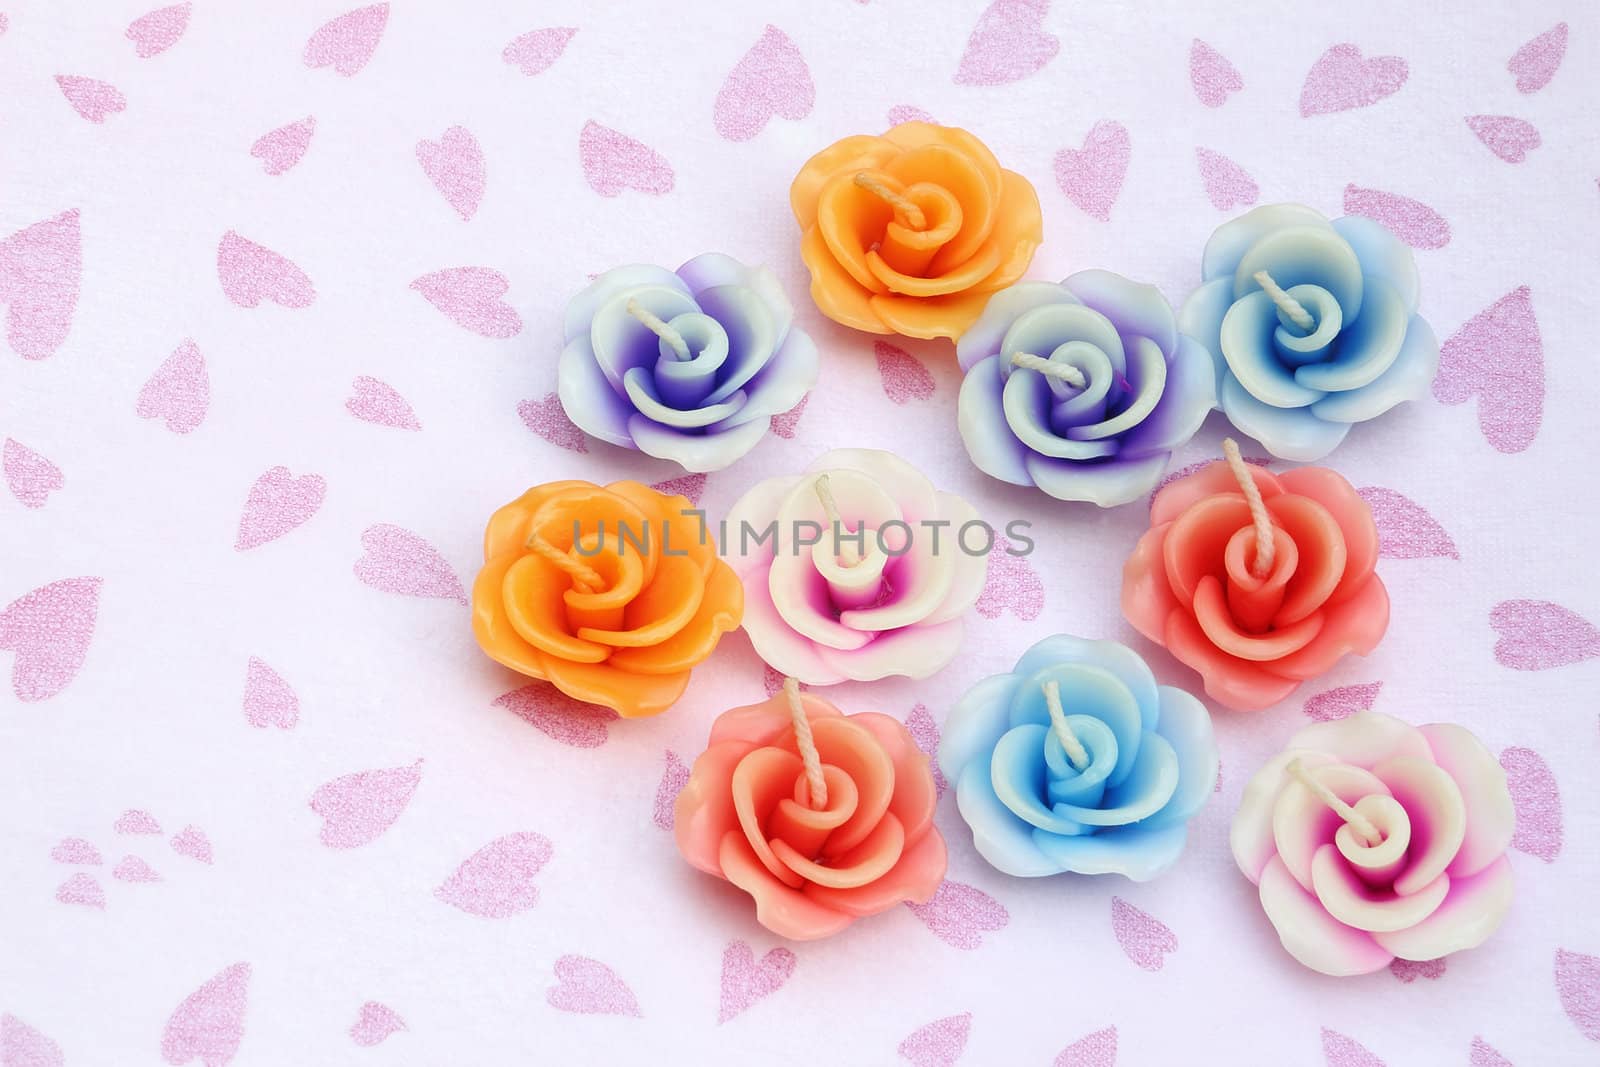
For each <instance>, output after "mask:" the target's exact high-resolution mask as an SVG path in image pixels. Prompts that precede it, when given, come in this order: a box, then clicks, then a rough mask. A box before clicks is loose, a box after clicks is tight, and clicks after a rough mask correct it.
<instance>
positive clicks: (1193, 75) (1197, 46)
mask: <svg viewBox="0 0 1600 1067" xmlns="http://www.w3.org/2000/svg"><path fill="white" fill-rule="evenodd" d="M1189 84H1190V85H1192V86H1194V95H1195V96H1196V97H1198V98H1199V99H1200V102H1201V103H1202V104H1204V105H1205V106H1206V107H1221V106H1222V105H1223V104H1226V103H1227V102H1228V97H1230V96H1232V95H1233V94H1234V93H1236V92H1238V91H1239V90H1240V89H1243V88H1244V78H1243V77H1241V76H1240V74H1239V71H1238V68H1236V67H1235V66H1234V65H1233V64H1232V63H1230V62H1228V57H1227V56H1225V55H1223V54H1222V53H1221V52H1219V51H1217V50H1216V49H1215V48H1212V47H1211V46H1210V45H1208V44H1206V43H1205V42H1204V41H1202V40H1201V39H1200V38H1198V37H1196V38H1195V39H1194V41H1193V42H1192V43H1191V44H1190V45H1189Z"/></svg>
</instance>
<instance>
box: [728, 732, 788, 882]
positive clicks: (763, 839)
mask: <svg viewBox="0 0 1600 1067" xmlns="http://www.w3.org/2000/svg"><path fill="white" fill-rule="evenodd" d="M803 773H804V765H803V764H802V762H801V760H800V757H799V755H797V754H796V753H794V752H790V751H788V750H787V749H782V748H758V749H756V750H755V751H753V752H751V753H749V754H748V755H746V756H745V758H744V759H742V760H740V761H739V765H738V766H737V767H735V768H734V769H733V779H732V781H731V782H729V785H728V788H729V789H730V790H731V791H732V793H733V810H734V812H735V813H736V814H737V815H738V816H739V830H740V832H741V833H743V834H744V836H745V839H746V840H747V841H749V842H750V848H751V849H752V850H753V851H754V852H755V855H756V858H757V859H758V860H760V861H761V865H762V866H763V867H765V868H766V869H767V871H768V873H770V874H771V875H772V876H773V877H774V878H776V879H778V880H779V881H780V882H782V883H784V884H785V885H787V886H790V887H792V888H794V889H799V888H800V886H801V884H802V883H803V882H804V878H803V877H802V876H801V875H799V874H797V873H796V872H795V871H793V870H791V869H790V868H789V867H788V866H786V865H785V862H784V861H783V860H781V859H779V858H778V856H777V853H775V852H774V851H773V847H772V845H771V844H770V843H769V842H768V841H767V820H768V819H769V818H771V816H772V812H773V809H775V808H776V807H777V806H778V801H780V800H783V799H784V798H785V797H787V796H789V795H790V794H792V793H793V792H794V780H795V779H796V778H798V777H799V776H800V775H801V774H803Z"/></svg>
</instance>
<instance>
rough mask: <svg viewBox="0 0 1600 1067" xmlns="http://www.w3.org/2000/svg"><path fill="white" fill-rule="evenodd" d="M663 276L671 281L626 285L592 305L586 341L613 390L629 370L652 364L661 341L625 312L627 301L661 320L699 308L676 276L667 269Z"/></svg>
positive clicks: (620, 387) (626, 310) (618, 388)
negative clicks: (608, 297) (621, 290)
mask: <svg viewBox="0 0 1600 1067" xmlns="http://www.w3.org/2000/svg"><path fill="white" fill-rule="evenodd" d="M667 277H669V278H671V279H672V284H671V285H666V284H661V285H649V286H642V287H639V288H633V289H628V290H625V291H623V292H620V293H617V294H615V295H614V296H612V298H611V299H610V300H609V301H608V302H606V303H604V304H601V305H600V306H599V307H598V308H596V309H595V313H594V318H593V319H592V320H591V321H590V323H589V343H590V344H591V345H593V346H594V355H595V361H596V362H597V363H598V364H599V365H600V371H601V373H602V374H604V375H605V376H606V381H608V382H610V383H611V388H612V389H613V390H616V391H618V392H621V390H622V382H623V379H624V377H625V376H626V375H627V373H628V371H629V370H631V369H633V368H634V367H644V368H646V369H649V368H650V367H651V366H653V365H654V364H655V361H656V358H657V356H659V355H660V352H661V345H662V344H663V342H662V341H661V339H660V338H659V337H657V336H656V335H655V334H654V333H652V332H651V331H650V328H649V327H648V326H646V325H645V324H644V323H642V322H640V321H639V320H638V319H636V318H634V317H633V315H632V314H630V313H629V311H628V305H629V304H631V303H634V302H637V303H638V306H639V307H641V308H643V309H644V310H646V311H649V312H650V313H651V314H653V315H655V316H656V317H657V318H660V319H661V320H663V321H670V320H672V319H674V318H676V317H678V316H679V315H684V314H689V313H692V312H696V311H699V310H700V309H699V308H698V307H696V306H695V302H694V298H693V297H691V296H690V295H689V293H688V287H687V286H685V285H684V284H683V282H682V281H680V280H679V278H678V276H677V275H676V274H671V273H668V274H667Z"/></svg>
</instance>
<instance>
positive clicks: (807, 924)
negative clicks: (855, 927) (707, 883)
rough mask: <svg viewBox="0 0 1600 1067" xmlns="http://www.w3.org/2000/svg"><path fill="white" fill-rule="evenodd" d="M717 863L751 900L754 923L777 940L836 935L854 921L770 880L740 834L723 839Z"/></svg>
mask: <svg viewBox="0 0 1600 1067" xmlns="http://www.w3.org/2000/svg"><path fill="white" fill-rule="evenodd" d="M718 862H719V863H720V865H721V867H722V872H723V874H724V876H725V877H726V878H727V879H728V881H730V882H732V883H733V884H734V885H736V886H738V887H739V888H740V889H743V890H744V891H745V892H746V893H749V894H750V895H751V897H753V898H755V902H756V921H757V922H759V923H761V925H762V926H765V927H766V928H767V929H768V930H771V931H772V932H773V933H775V934H777V935H778V936H779V937H787V938H789V939H791V940H794V941H813V940H816V939H818V938H823V937H828V936H830V935H832V934H836V933H838V932H839V931H840V930H843V929H844V928H845V927H846V926H849V925H850V924H851V923H852V922H854V921H855V918H854V916H851V915H847V914H845V913H844V912H842V911H835V910H833V909H832V908H829V907H827V906H826V905H824V904H821V903H818V902H817V901H815V900H812V899H811V898H810V897H808V896H806V895H805V894H804V893H801V892H799V891H797V890H794V889H790V888H789V887H788V886H786V885H784V884H783V883H782V882H780V881H778V880H777V879H776V878H774V877H773V876H772V872H771V871H769V870H767V869H766V867H764V866H762V864H761V861H760V860H759V859H757V858H756V854H755V851H754V850H753V849H752V848H751V847H750V842H749V841H747V840H746V839H745V836H744V835H743V834H741V833H738V832H730V833H728V834H725V835H724V836H723V838H722V847H721V850H720V852H719V855H718Z"/></svg>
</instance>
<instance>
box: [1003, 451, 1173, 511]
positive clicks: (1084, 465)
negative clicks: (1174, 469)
mask: <svg viewBox="0 0 1600 1067" xmlns="http://www.w3.org/2000/svg"><path fill="white" fill-rule="evenodd" d="M1170 459H1171V455H1170V454H1169V453H1164V452H1151V453H1148V454H1146V455H1143V456H1128V457H1123V456H1111V457H1109V458H1107V459H1097V460H1090V461H1088V462H1084V461H1081V460H1074V459H1054V458H1052V457H1050V456H1041V455H1038V454H1037V453H1030V454H1029V455H1028V458H1027V464H1028V477H1029V478H1031V479H1033V483H1034V484H1035V485H1037V486H1038V487H1039V488H1040V490H1041V491H1043V492H1045V493H1047V494H1049V495H1050V496H1053V497H1055V498H1056V499H1057V500H1082V501H1087V502H1088V503H1091V504H1095V505H1098V506H1099V507H1102V508H1114V507H1116V506H1117V505H1119V504H1126V503H1129V502H1130V501H1134V500H1137V499H1139V498H1140V497H1141V496H1144V495H1145V494H1146V493H1148V492H1150V491H1151V490H1153V489H1155V487H1156V486H1157V485H1159V484H1160V482H1161V476H1162V474H1164V473H1166V469H1167V464H1168V462H1169V461H1170Z"/></svg>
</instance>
